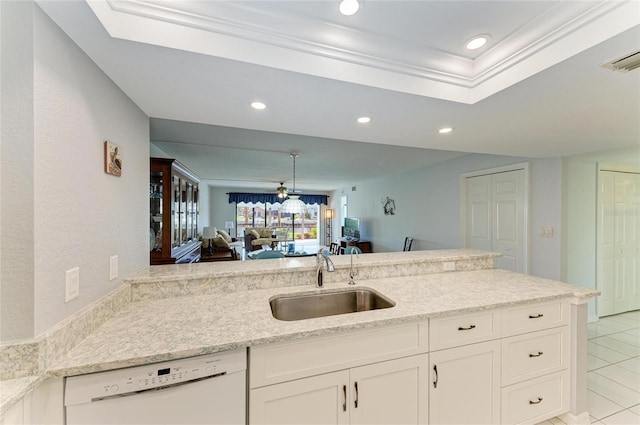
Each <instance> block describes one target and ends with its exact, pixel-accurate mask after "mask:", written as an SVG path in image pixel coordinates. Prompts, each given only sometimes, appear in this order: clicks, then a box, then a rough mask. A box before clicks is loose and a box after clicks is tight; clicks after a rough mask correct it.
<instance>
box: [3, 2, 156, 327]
mask: <svg viewBox="0 0 640 425" xmlns="http://www.w3.org/2000/svg"><path fill="white" fill-rule="evenodd" d="M5 3H9V4H11V6H8V7H6V6H5ZM13 3H20V2H2V7H3V9H2V19H3V22H2V24H3V25H2V27H3V31H4V28H5V21H7V22H12V23H14V24H15V25H16V26H17V27H19V28H31V27H32V37H31V38H32V39H33V43H30V42H28V40H29V39H30V37H27V38H26V39H25V38H23V37H20V38H19V39H15V40H9V43H8V44H7V43H6V41H7V40H6V39H5V38H3V44H2V52H3V53H2V54H3V62H2V66H3V67H2V71H3V80H4V74H5V72H8V73H18V74H20V75H21V76H22V79H21V81H10V84H9V85H8V86H6V87H5V85H4V84H3V93H2V94H3V105H4V102H5V98H4V95H5V89H6V91H10V90H16V92H17V95H16V96H20V95H23V96H25V97H26V98H27V99H28V98H31V99H32V101H31V107H30V108H29V105H28V104H26V105H24V107H21V108H20V110H19V111H14V112H15V113H14V114H13V115H12V120H15V122H12V124H13V125H14V126H15V127H16V128H20V129H21V131H20V132H15V133H14V132H10V133H9V134H8V137H6V138H5V134H4V133H3V145H2V147H3V157H2V159H3V164H2V169H3V170H2V171H3V173H5V164H8V162H6V161H7V159H9V158H8V157H7V156H5V155H4V153H5V146H7V147H8V146H10V147H12V149H14V150H15V151H12V152H11V159H12V160H15V161H16V162H15V163H13V162H12V163H11V164H12V167H13V165H15V167H20V169H21V170H22V174H23V175H24V177H25V179H24V180H21V181H20V185H18V186H14V185H11V184H9V183H10V182H9V181H7V184H5V179H4V175H3V183H2V185H3V186H2V199H3V203H2V205H1V210H2V220H3V221H2V241H3V244H4V243H5V234H8V235H12V234H14V233H19V234H18V235H17V236H19V237H16V238H13V237H12V239H15V240H16V242H17V244H16V245H15V246H12V247H11V248H12V249H16V251H17V252H20V253H21V258H20V259H19V260H18V265H19V266H20V270H18V271H17V272H16V273H15V274H11V275H10V276H9V280H8V281H7V282H5V276H3V287H4V286H5V284H6V285H8V286H10V287H12V286H15V285H17V286H20V287H22V286H25V287H26V286H28V285H30V286H31V288H32V291H33V295H32V296H30V297H29V296H26V297H24V298H23V299H16V298H15V297H9V298H5V297H4V296H3V297H2V301H1V303H2V304H1V307H2V311H3V315H4V311H5V309H6V308H10V307H11V308H14V307H16V308H21V309H24V310H25V311H27V312H31V313H30V315H31V319H30V320H25V321H24V323H26V326H25V324H24V323H23V322H22V317H13V316H12V317H9V319H10V322H9V323H4V319H5V317H4V316H3V317H2V318H3V330H4V329H5V326H6V327H8V328H10V327H12V326H15V327H17V328H18V329H20V332H19V333H12V334H5V333H4V332H3V335H2V339H3V340H11V339H20V338H25V337H30V336H36V335H38V334H40V333H42V332H44V331H46V330H47V329H49V328H51V327H52V326H53V325H55V324H56V323H58V322H59V321H61V320H62V319H64V318H66V317H68V316H69V315H71V314H72V313H75V312H76V311H78V310H80V309H82V308H83V307H85V306H86V305H88V304H90V303H91V302H93V301H95V300H96V299H98V298H99V297H101V296H103V295H105V294H107V293H108V292H110V291H112V290H113V289H115V288H116V287H117V286H118V285H120V284H121V282H122V279H123V278H124V277H127V276H128V275H131V274H133V273H134V272H136V271H138V270H139V269H141V268H142V267H144V266H146V265H147V264H148V261H149V254H148V244H149V242H148V240H149V239H148V229H147V228H148V220H149V215H148V214H149V213H148V209H149V205H148V202H147V196H148V181H149V121H148V117H147V116H146V115H145V114H144V113H143V112H142V111H141V110H140V109H139V108H138V107H137V106H136V105H135V104H134V103H133V102H131V100H130V99H129V98H127V97H126V96H125V95H124V94H123V93H122V91H120V89H119V88H118V87H117V86H116V85H115V84H114V83H113V82H112V81H111V80H109V79H108V78H107V77H106V75H105V74H104V73H103V72H102V71H101V70H100V69H99V68H98V67H97V66H96V65H95V64H94V63H93V62H92V61H91V60H90V59H89V58H88V57H87V56H86V55H85V54H84V53H83V52H82V51H81V50H80V49H79V48H78V47H77V46H76V45H75V44H74V43H73V42H72V41H71V40H70V39H69V38H68V37H67V36H66V35H65V34H64V33H63V32H62V31H61V30H60V29H59V28H58V27H57V26H56V25H55V24H54V23H53V22H52V21H51V20H50V19H49V18H48V17H47V16H46V15H45V14H44V13H43V12H42V11H41V10H40V8H39V7H38V6H35V5H33V3H31V2H25V3H24V4H21V5H20V6H18V5H16V4H13ZM20 7H24V8H28V9H29V12H28V13H25V14H23V15H22V16H17V15H16V14H15V13H13V12H11V11H9V10H11V9H12V8H20ZM8 11H9V12H8ZM25 40H27V42H25ZM16 43H17V44H16ZM6 47H9V49H17V50H22V54H24V62H26V66H27V68H25V67H24V66H22V64H20V63H15V62H9V61H5V48H6ZM29 65H30V66H31V67H32V72H27V71H29V69H28V66H29ZM18 67H19V68H18ZM3 82H4V81H3ZM18 84H20V85H18ZM19 106H22V104H19ZM4 120H5V116H4V109H3V121H4ZM4 124H5V122H3V130H4V128H5V126H4ZM105 140H109V141H111V142H113V143H116V144H118V145H120V146H121V148H122V152H123V173H122V177H114V176H111V175H108V174H106V173H105V172H104V165H103V164H104V162H103V161H104V152H103V142H104V141H105ZM6 150H7V151H8V148H7V149H6ZM18 150H20V151H18ZM7 168H8V167H7ZM12 177H13V176H12ZM9 198H10V199H11V201H10V202H4V200H5V199H9ZM15 205H20V207H21V208H24V209H25V210H26V211H25V217H23V218H22V219H21V220H20V221H13V222H12V221H10V220H8V219H9V218H11V217H12V216H15V215H16V213H15V212H14V211H13V210H12V208H13V207H14V206H15ZM29 210H31V211H32V214H33V217H32V219H29ZM14 218H15V217H14ZM32 234H33V235H34V236H33V237H32V236H31V235H32ZM4 252H5V249H4V246H3V260H4ZM112 255H118V256H119V277H118V278H117V279H115V280H113V281H109V257H110V256H112ZM30 257H31V258H30ZM72 267H80V296H79V297H78V298H76V299H74V300H72V301H71V302H69V303H65V300H64V289H65V282H64V281H65V271H66V270H67V269H70V268H72ZM2 270H3V273H4V272H5V267H4V264H3V268H2ZM27 292H28V291H27ZM13 303H15V304H17V305H16V306H13V305H11V304H13Z"/></svg>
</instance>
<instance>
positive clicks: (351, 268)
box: [349, 249, 358, 285]
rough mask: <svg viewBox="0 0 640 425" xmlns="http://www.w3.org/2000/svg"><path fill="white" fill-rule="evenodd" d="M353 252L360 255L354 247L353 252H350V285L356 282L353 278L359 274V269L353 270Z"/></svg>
mask: <svg viewBox="0 0 640 425" xmlns="http://www.w3.org/2000/svg"><path fill="white" fill-rule="evenodd" d="M353 254H356V255H358V252H357V251H356V250H355V249H352V250H351V254H349V257H350V258H351V265H350V266H349V285H355V284H356V282H355V281H354V280H353V278H354V277H356V275H357V274H358V270H353Z"/></svg>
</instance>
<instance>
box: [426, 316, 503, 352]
mask: <svg viewBox="0 0 640 425" xmlns="http://www.w3.org/2000/svg"><path fill="white" fill-rule="evenodd" d="M498 337H500V312H499V311H488V312H487V311H484V312H481V313H472V314H465V315H461V316H455V317H446V318H444V317H443V318H440V319H433V320H431V322H430V323H429V347H430V349H431V351H434V350H441V349H444V348H451V347H457V346H460V345H466V344H472V343H474V342H481V341H488V340H490V339H495V338H498Z"/></svg>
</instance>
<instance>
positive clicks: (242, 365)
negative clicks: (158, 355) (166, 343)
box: [64, 349, 247, 425]
mask: <svg viewBox="0 0 640 425" xmlns="http://www.w3.org/2000/svg"><path fill="white" fill-rule="evenodd" d="M246 369H247V354H246V350H245V349H242V350H234V351H227V352H222V353H216V354H210V355H203V356H198V357H190V358H186V359H179V360H171V361H167V362H162V363H154V364H150V365H146V366H135V367H130V368H126V369H117V370H111V371H107V372H97V373H92V374H87V375H79V376H73V377H69V378H66V380H65V391H64V405H65V416H66V423H67V425H80V424H82V425H92V424H132V425H133V424H136V425H137V424H245V422H246V394H247V392H246Z"/></svg>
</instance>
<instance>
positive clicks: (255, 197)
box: [229, 192, 329, 205]
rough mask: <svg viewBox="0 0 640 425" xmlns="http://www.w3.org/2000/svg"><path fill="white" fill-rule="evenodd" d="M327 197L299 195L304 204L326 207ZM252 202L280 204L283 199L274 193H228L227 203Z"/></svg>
mask: <svg viewBox="0 0 640 425" xmlns="http://www.w3.org/2000/svg"><path fill="white" fill-rule="evenodd" d="M328 199H329V196H327V195H300V200H301V201H302V202H304V203H305V204H309V205H313V204H319V205H322V204H324V205H327V202H328ZM233 202H236V203H239V202H252V203H254V204H255V203H258V202H259V203H262V204H266V203H270V204H281V203H282V202H284V200H283V199H280V198H278V194H276V193H245V192H229V203H230V204H231V203H233Z"/></svg>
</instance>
